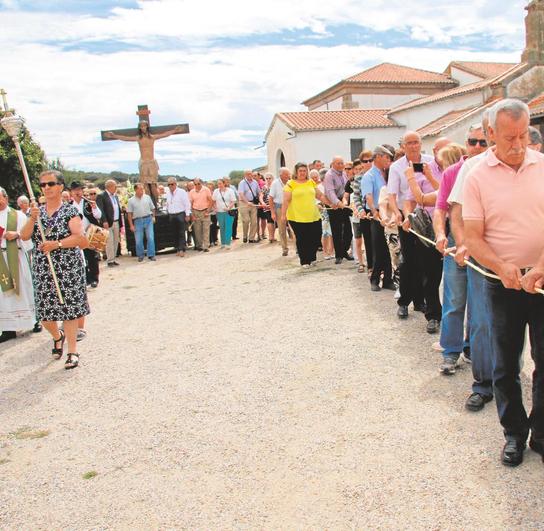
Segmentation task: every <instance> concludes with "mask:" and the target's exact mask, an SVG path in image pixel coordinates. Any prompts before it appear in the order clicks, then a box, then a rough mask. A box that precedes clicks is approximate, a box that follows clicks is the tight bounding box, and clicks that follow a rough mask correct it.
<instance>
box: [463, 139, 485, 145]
mask: <svg viewBox="0 0 544 531" xmlns="http://www.w3.org/2000/svg"><path fill="white" fill-rule="evenodd" d="M467 143H468V145H469V146H475V145H476V144H480V146H481V147H487V140H484V139H481V140H480V139H478V138H469V139H468V140H467Z"/></svg>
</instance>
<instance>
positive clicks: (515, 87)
mask: <svg viewBox="0 0 544 531" xmlns="http://www.w3.org/2000/svg"><path fill="white" fill-rule="evenodd" d="M543 92H544V66H534V67H533V68H531V69H530V70H528V71H527V72H525V73H524V74H521V75H520V76H518V77H516V78H515V79H514V80H512V81H511V82H510V83H509V84H508V85H507V87H506V95H507V97H508V98H520V99H522V100H525V101H526V100H528V99H532V98H534V97H535V96H538V95H539V94H542V93H543Z"/></svg>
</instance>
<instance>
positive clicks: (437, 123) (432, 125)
mask: <svg viewBox="0 0 544 531" xmlns="http://www.w3.org/2000/svg"><path fill="white" fill-rule="evenodd" d="M477 108H478V107H470V108H469V109H462V110H460V111H451V112H449V113H447V114H444V116H441V117H440V118H438V119H436V120H433V121H432V122H429V123H428V124H427V125H424V126H423V127H420V128H419V129H418V130H417V132H418V133H419V134H420V135H421V137H422V138H423V137H426V136H436V135H439V134H440V133H441V132H442V131H443V130H444V129H446V128H447V127H448V126H449V125H451V124H452V123H454V122H456V121H457V120H459V119H460V118H462V117H463V116H465V115H469V114H470V113H471V112H472V111H474V110H475V109H477Z"/></svg>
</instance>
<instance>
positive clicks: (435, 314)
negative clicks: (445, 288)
mask: <svg viewBox="0 0 544 531" xmlns="http://www.w3.org/2000/svg"><path fill="white" fill-rule="evenodd" d="M401 230H402V229H401ZM416 239H417V241H416V249H417V254H418V256H417V257H418V260H419V268H420V270H421V272H422V273H423V275H422V279H423V297H424V299H425V306H426V308H427V309H426V311H425V318H426V319H427V321H430V320H431V319H436V320H437V321H440V320H441V319H442V304H441V303H440V294H439V289H440V281H441V280H442V264H443V262H442V255H441V254H440V253H439V252H438V251H437V250H436V249H435V248H434V247H427V246H426V245H425V244H424V243H423V242H421V240H420V239H419V238H417V237H416Z"/></svg>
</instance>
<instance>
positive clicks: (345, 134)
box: [288, 127, 404, 167]
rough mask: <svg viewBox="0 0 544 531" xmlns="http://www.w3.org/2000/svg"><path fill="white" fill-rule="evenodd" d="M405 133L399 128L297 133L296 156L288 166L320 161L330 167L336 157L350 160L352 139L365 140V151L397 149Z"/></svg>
mask: <svg viewBox="0 0 544 531" xmlns="http://www.w3.org/2000/svg"><path fill="white" fill-rule="evenodd" d="M403 133H404V129H403V128H398V127H388V128H373V129H348V130H342V131H309V132H306V133H297V139H296V155H295V157H294V158H293V159H291V160H290V161H288V164H290V166H289V167H292V166H294V165H295V163H296V162H299V161H303V162H311V161H312V160H315V159H320V160H322V161H323V162H324V163H325V164H326V165H328V163H329V162H330V161H331V160H332V158H333V157H334V156H335V155H340V156H342V157H344V159H345V160H350V159H351V153H350V139H358V138H364V140H365V142H364V148H365V149H374V148H375V147H376V146H377V145H379V144H383V143H387V144H392V145H393V146H395V147H396V146H397V145H398V141H399V139H400V137H401V136H402V134H403Z"/></svg>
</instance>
